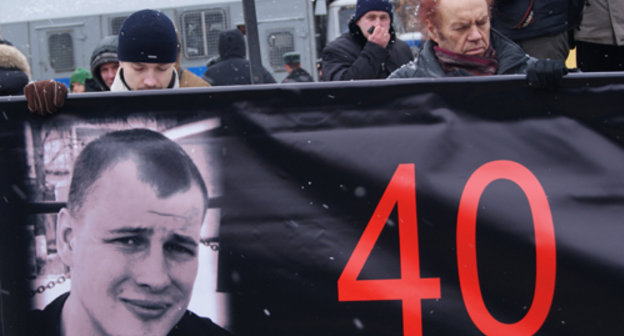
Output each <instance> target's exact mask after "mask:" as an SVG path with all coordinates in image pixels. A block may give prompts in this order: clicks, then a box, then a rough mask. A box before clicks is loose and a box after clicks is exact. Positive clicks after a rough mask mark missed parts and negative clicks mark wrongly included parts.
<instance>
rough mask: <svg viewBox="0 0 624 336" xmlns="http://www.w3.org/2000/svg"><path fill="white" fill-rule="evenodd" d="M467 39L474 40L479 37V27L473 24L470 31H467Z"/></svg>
mask: <svg viewBox="0 0 624 336" xmlns="http://www.w3.org/2000/svg"><path fill="white" fill-rule="evenodd" d="M468 39H469V40H471V41H476V40H480V39H481V32H480V31H479V28H478V27H477V26H476V25H474V26H472V27H471V28H470V32H469V33H468Z"/></svg>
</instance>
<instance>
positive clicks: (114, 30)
mask: <svg viewBox="0 0 624 336" xmlns="http://www.w3.org/2000/svg"><path fill="white" fill-rule="evenodd" d="M126 18H127V16H118V17H115V18H113V19H111V21H110V34H111V35H119V31H120V30H121V25H122V24H123V22H124V21H125V20H126Z"/></svg>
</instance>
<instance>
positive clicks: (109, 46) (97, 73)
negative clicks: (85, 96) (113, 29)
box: [86, 35, 119, 92]
mask: <svg viewBox="0 0 624 336" xmlns="http://www.w3.org/2000/svg"><path fill="white" fill-rule="evenodd" d="M117 39H118V37H117V35H111V36H106V37H105V38H103V39H102V40H101V41H100V43H99V44H98V45H97V47H95V49H93V53H92V54H91V74H92V75H93V79H92V83H90V81H89V80H87V81H86V83H87V85H86V86H87V91H88V92H94V91H95V92H97V91H110V87H111V86H112V85H113V80H114V79H115V75H117V69H118V68H119V60H118V59H117Z"/></svg>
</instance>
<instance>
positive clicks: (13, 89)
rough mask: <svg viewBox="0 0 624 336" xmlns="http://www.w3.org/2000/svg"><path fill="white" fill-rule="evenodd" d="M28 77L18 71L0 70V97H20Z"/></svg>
mask: <svg viewBox="0 0 624 336" xmlns="http://www.w3.org/2000/svg"><path fill="white" fill-rule="evenodd" d="M26 84H28V76H26V74H25V73H24V72H23V71H21V70H19V69H3V68H0V96H6V95H22V94H24V86H26Z"/></svg>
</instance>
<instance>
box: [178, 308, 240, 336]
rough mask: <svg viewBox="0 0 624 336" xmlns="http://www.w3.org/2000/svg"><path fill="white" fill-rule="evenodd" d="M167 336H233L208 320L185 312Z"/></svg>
mask: <svg viewBox="0 0 624 336" xmlns="http://www.w3.org/2000/svg"><path fill="white" fill-rule="evenodd" d="M168 336H233V334H232V333H230V332H229V331H227V330H226V329H224V328H222V327H220V326H218V325H217V324H215V323H214V322H212V321H211V320H210V319H209V318H206V317H199V316H197V315H196V314H195V313H193V312H191V311H189V310H187V311H186V313H184V316H183V317H182V319H181V320H180V322H178V324H176V326H175V327H174V328H173V330H171V332H170V333H169V335H168Z"/></svg>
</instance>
